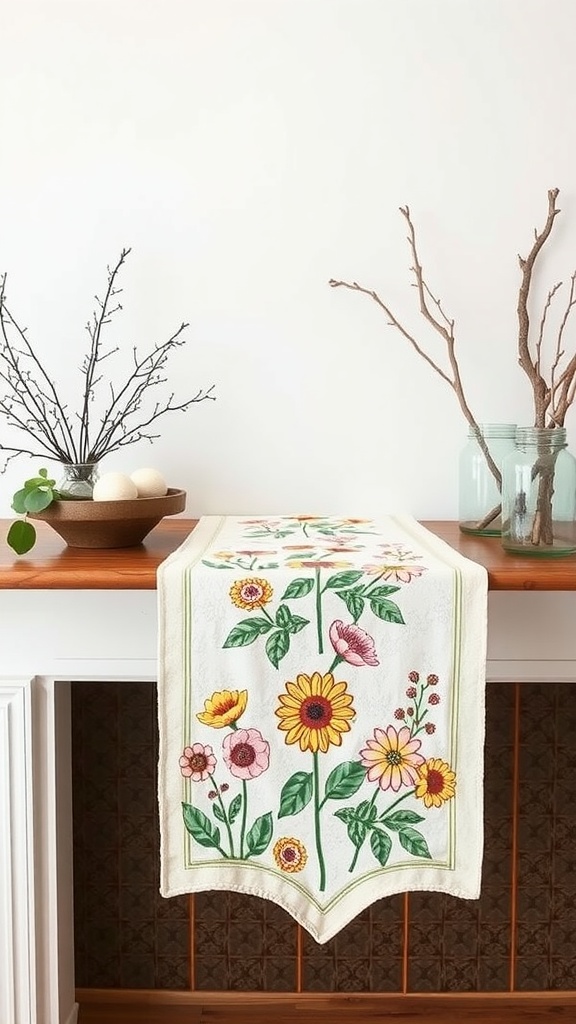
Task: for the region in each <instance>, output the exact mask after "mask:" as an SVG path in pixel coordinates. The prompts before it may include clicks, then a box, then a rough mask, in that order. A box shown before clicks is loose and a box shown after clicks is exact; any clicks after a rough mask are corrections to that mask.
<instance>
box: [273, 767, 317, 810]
mask: <svg viewBox="0 0 576 1024" xmlns="http://www.w3.org/2000/svg"><path fill="white" fill-rule="evenodd" d="M312 792H313V782H312V772H295V773H294V775H291V776H290V778H289V779H288V782H285V783H284V786H283V787H282V792H281V794H280V810H279V811H278V817H279V818H285V817H286V816H287V815H288V814H299V813H300V811H302V810H303V809H304V808H305V807H306V805H307V804H309V803H310V801H311V799H312Z"/></svg>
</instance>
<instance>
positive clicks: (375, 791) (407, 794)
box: [348, 787, 416, 872]
mask: <svg viewBox="0 0 576 1024" xmlns="http://www.w3.org/2000/svg"><path fill="white" fill-rule="evenodd" d="M415 792H416V787H414V789H409V790H408V792H407V793H403V794H402V796H399V797H398V799H397V800H395V801H394V803H392V804H390V807H387V808H386V810H385V811H384V812H383V813H384V814H390V811H393V810H394V808H395V807H397V805H398V804H400V803H402V801H403V800H405V799H406V797H408V796H412V795H413V793H415ZM377 794H378V790H377V789H375V790H374V792H373V794H372V799H371V801H370V804H371V805H373V804H374V802H375V800H376V796H377ZM380 818H382V815H380ZM363 842H364V840H362V843H360V846H357V847H356V851H355V853H354V856H353V858H352V863H351V864H350V867H349V868H348V871H349V872H352V871H354V868H355V867H356V861H357V860H358V855H359V853H360V850H361V848H362V844H363Z"/></svg>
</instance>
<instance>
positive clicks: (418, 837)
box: [398, 828, 432, 860]
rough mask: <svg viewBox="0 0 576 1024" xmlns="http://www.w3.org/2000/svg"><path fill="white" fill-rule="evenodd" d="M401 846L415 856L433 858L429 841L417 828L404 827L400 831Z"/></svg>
mask: <svg viewBox="0 0 576 1024" xmlns="http://www.w3.org/2000/svg"><path fill="white" fill-rule="evenodd" d="M398 838H399V840H400V844H401V846H403V847H404V849H405V850H407V851H408V853H411V854H412V856H413V857H427V858H428V859H429V860H431V859H432V857H431V853H430V850H429V849H428V843H427V842H426V840H425V839H424V836H423V835H422V833H421V832H417V831H416V829H415V828H403V829H402V831H401V832H399V833H398Z"/></svg>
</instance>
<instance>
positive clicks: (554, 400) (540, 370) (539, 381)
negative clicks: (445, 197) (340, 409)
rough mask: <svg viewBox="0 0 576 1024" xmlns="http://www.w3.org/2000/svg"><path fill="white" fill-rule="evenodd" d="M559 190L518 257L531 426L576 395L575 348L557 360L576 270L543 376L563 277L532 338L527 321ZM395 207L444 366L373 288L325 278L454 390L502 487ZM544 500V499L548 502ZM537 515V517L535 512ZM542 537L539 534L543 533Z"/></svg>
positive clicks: (448, 328)
mask: <svg viewBox="0 0 576 1024" xmlns="http://www.w3.org/2000/svg"><path fill="white" fill-rule="evenodd" d="M558 194H559V190H558V189H557V188H556V189H550V190H549V192H548V215H547V218H546V223H545V225H544V227H543V228H542V230H541V231H537V230H535V231H534V243H533V245H532V248H531V250H530V252H529V254H528V256H527V257H526V258H523V257H521V256H519V257H518V259H519V263H520V270H521V283H520V288H519V292H518V307H517V311H518V362H519V364H520V366H521V367H522V369H523V370H524V372H525V373H526V374H527V376H528V379H529V380H530V384H531V386H532V391H533V398H534V426H536V427H545V426H548V427H551V428H553V427H561V426H563V425H564V420H565V417H566V413H567V412H568V409H569V408H570V406H571V405H572V403H573V401H574V397H575V395H576V354H574V355H572V356H571V358H570V359H569V360H568V362H567V363H566V365H565V366H564V368H563V369H562V368H561V364H562V362H563V361H564V359H565V356H566V352H565V348H564V331H565V328H566V324H567V321H568V318H569V316H570V313H571V311H572V309H573V308H574V306H575V305H576V271H575V272H574V273H573V274H572V277H571V283H570V291H569V296H568V300H567V303H566V307H565V310H564V315H563V317H562V320H561V322H560V326H559V328H558V332H557V337H556V342H555V346H554V353H553V356H552V360H551V363H550V366H549V367H548V371H547V377H546V376H545V373H546V369H545V367H544V366H543V342H544V334H545V329H546V326H547V317H548V313H549V310H550V307H551V305H552V303H553V301H554V298H555V296H556V294H557V293H558V292H559V290H560V288H561V287H562V283H561V282H558V283H557V284H555V285H554V287H553V288H551V289H550V291H549V292H548V296H547V299H546V302H545V305H544V309H543V312H542V315H541V318H540V322H539V326H538V334H537V337H536V338H535V339H534V338H532V336H531V324H530V315H529V298H530V286H531V283H532V275H533V271H534V266H535V264H536V261H537V258H538V255H539V253H540V252H541V250H542V248H543V246H544V245H545V244H546V242H547V240H548V238H549V237H550V234H551V232H552V228H553V225H554V221H555V218H556V216H557V215H558V213H559V212H560V211H559V209H558V208H557V206H556V200H557V198H558ZM400 213H401V214H402V216H403V217H404V219H405V221H406V223H407V225H408V243H409V246H410V251H411V254H412V260H413V263H412V267H411V270H412V273H413V275H414V278H415V282H414V285H415V287H416V290H417V292H418V300H419V307H420V313H421V314H422V316H423V317H424V319H425V320H426V322H427V323H428V324H429V325H430V326H431V327H432V328H433V329H434V330H435V331H436V332H437V333H438V334H439V335H440V337H441V338H442V339H443V341H444V343H445V347H446V354H447V359H448V365H449V370H445V369H443V368H442V366H440V365H439V363H437V362H436V360H435V359H433V358H432V357H431V356H430V355H429V354H428V352H426V351H425V349H424V348H423V346H422V345H421V344H419V342H418V341H417V340H416V338H415V337H414V334H412V333H411V332H410V331H409V330H408V329H407V328H406V327H405V326H404V324H403V323H402V321H401V320H400V319H399V318H398V316H396V314H395V313H394V312H393V311H392V310H391V308H390V306H389V305H388V304H387V303H386V302H384V301H383V300H382V299H381V297H380V295H379V294H378V292H376V291H374V290H373V289H370V288H367V287H364V286H363V285H360V284H358V282H357V281H352V282H350V281H340V280H335V279H334V278H332V279H331V280H330V281H329V284H330V286H331V287H332V288H349V289H351V290H352V291H356V292H360V293H362V294H363V295H367V296H368V298H370V299H372V300H373V301H374V302H375V303H376V304H377V305H378V306H379V308H380V309H381V310H382V312H383V313H384V314H385V316H386V317H387V320H388V323H389V324H390V325H391V326H393V327H395V328H396V330H397V331H399V332H400V334H401V335H402V336H403V337H404V338H405V339H406V340H407V341H408V342H409V344H410V345H412V347H413V348H414V350H415V351H416V352H417V353H418V355H419V356H421V357H422V359H424V360H425V361H426V362H427V363H428V365H429V366H431V367H432V369H433V370H434V371H435V373H437V374H438V375H439V376H440V377H442V379H443V380H444V381H446V383H447V384H448V385H449V387H451V388H452V390H453V391H454V393H455V395H456V398H457V400H458V403H459V405H460V408H461V410H462V412H463V413H464V416H465V417H466V420H467V421H468V423H469V424H470V426H471V428H472V430H473V432H474V435H475V437H476V439H477V441H478V444H479V446H480V448H481V450H482V452H483V454H484V457H485V459H486V461H487V463H488V466H489V468H490V471H491V473H492V475H493V476H494V479H495V480H496V482H497V484H498V487H499V488H501V485H502V478H501V473H500V471H499V469H498V467H497V466H496V464H495V463H494V460H493V459H492V457H491V455H490V452H489V450H488V447H487V445H486V442H485V440H484V437H483V436H482V432H481V430H480V428H479V425H478V422H477V420H476V417H475V416H474V414H473V412H472V410H471V409H470V406H469V404H468V401H467V399H466V394H465V391H464V384H463V381H462V376H461V373H460V367H459V364H458V359H457V356H456V334H455V324H454V320H453V319H452V318H451V317H449V316H448V315H447V314H446V313H445V311H444V309H443V306H442V303H441V301H440V299H438V298H437V297H436V296H435V295H434V293H433V292H432V290H431V288H430V287H429V285H428V283H427V280H426V278H425V275H424V270H423V267H422V264H421V262H420V259H419V255H418V247H417V242H416V230H415V227H414V223H413V221H412V217H411V214H410V210H409V208H408V207H407V206H403V207H400ZM538 472H539V470H538V467H535V474H536V475H537V474H538ZM548 505H549V502H548ZM500 512H501V506H500V505H499V506H497V507H496V508H494V509H491V510H490V512H488V513H487V515H486V516H485V517H484V519H483V520H482V522H481V523H478V524H477V526H478V529H482V528H483V527H485V526H487V525H488V523H490V522H492V520H493V519H495V518H496V517H497V516H498V515H499V514H500ZM540 518H541V517H540ZM539 534H540V527H536V523H535V530H533V538H532V540H533V543H536V544H537V543H539ZM542 539H544V538H542Z"/></svg>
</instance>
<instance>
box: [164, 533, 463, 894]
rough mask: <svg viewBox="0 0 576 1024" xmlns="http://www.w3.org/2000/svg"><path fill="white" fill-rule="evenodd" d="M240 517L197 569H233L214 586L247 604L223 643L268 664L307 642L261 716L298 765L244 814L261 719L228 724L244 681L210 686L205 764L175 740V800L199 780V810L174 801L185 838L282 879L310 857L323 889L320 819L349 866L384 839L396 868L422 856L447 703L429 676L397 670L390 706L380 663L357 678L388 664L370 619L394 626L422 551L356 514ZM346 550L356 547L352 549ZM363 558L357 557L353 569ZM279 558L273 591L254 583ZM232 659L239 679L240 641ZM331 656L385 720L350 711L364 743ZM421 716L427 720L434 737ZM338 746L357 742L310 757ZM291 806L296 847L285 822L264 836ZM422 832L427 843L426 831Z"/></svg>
mask: <svg viewBox="0 0 576 1024" xmlns="http://www.w3.org/2000/svg"><path fill="white" fill-rule="evenodd" d="M244 523H245V528H244V530H243V533H242V540H241V541H238V543H237V544H234V550H228V549H227V548H226V547H225V545H226V543H227V542H226V541H224V543H223V544H222V541H221V542H220V543H221V544H222V549H221V550H218V551H215V552H212V553H211V555H210V558H211V559H212V560H211V561H210V560H209V559H203V563H204V565H206V566H207V567H209V568H213V569H218V570H223V569H224V570H228V572H231V571H232V572H233V575H232V576H231V577H228V580H229V579H232V580H233V581H234V582H233V583H232V585H231V586H230V583H229V582H228V581H227V582H225V585H224V589H223V595H224V603H225V604H226V594H228V596H229V599H230V602H231V603H232V605H234V607H235V608H237V609H241V611H242V612H244V613H246V612H247V613H248V615H246V614H244V616H242V615H238V616H237V617H236V620H235V621H234V620H233V621H232V622H231V623H230V624H229V625H228V634H227V635H226V634H225V633H224V634H223V641H221V642H222V646H223V648H227V649H228V650H229V651H231V649H233V648H238V649H242V648H245V647H247V646H249V645H251V644H256V643H257V644H259V645H260V644H261V645H262V657H263V658H264V657H265V658H267V659H268V661H269V663H270V664H271V665H272V666H273V668H274V669H276V670H278V668H279V665H280V662H281V661H282V659H283V658H285V657H286V655H287V654H288V653H289V652H291V653H292V654H293V653H294V652H295V651H296V650H297V649H298V644H299V643H301V638H300V636H299V634H300V633H302V632H303V631H304V630H306V639H307V641H308V643H307V649H308V650H310V649H312V650H313V649H314V648H313V647H312V644H313V645H314V647H316V648H317V653H318V658H319V660H318V661H316V663H315V665H316V668H317V670H316V671H313V672H309V673H304V672H298V673H297V672H296V671H295V670H293V672H292V673H289V674H290V679H288V681H285V682H284V689H283V690H282V692H280V693H279V694H278V698H277V702H274V703H273V704H272V707H269V706H267V707H266V711H267V713H270V712H271V711H272V710H273V711H274V714H275V716H276V720H277V729H278V730H279V731H280V732H281V733H282V734H283V735H284V743H285V754H284V755H282V754H281V753H280V758H282V759H284V758H285V761H286V764H290V763H291V761H293V759H294V758H296V759H297V758H301V759H302V760H303V765H302V766H301V767H300V768H299V769H298V770H296V768H297V766H296V765H293V767H292V769H291V771H292V774H290V775H289V777H288V778H287V780H286V781H285V782H284V783H283V785H281V792H280V801H279V806H278V809H277V811H276V812H274V814H273V813H272V811H268V812H265V813H262V814H260V815H259V816H257V817H256V818H255V819H254V818H253V817H252V815H251V814H249V811H250V809H251V806H252V805H251V804H250V806H249V798H250V801H254V800H256V801H257V805H258V800H259V799H260V798H261V797H262V796H264V794H265V793H266V792H267V789H266V786H270V776H268V778H267V779H265V780H264V783H263V784H262V783H259V782H258V778H259V777H261V776H263V775H264V774H265V773H266V772H268V771H269V767H270V753H271V746H270V743H268V741H267V740H266V739H265V738H264V736H263V734H262V732H261V731H260V729H259V728H256V727H255V726H257V725H260V726H262V721H260V722H258V720H257V719H256V720H255V721H254V722H250V725H249V726H248V725H246V727H242V726H240V722H239V720H240V718H241V717H242V716H243V715H245V713H246V710H247V703H248V690H247V689H243V690H240V689H238V690H228V689H223V690H219V691H214V692H213V693H212V695H211V696H210V697H209V698H207V699H206V700H204V708H203V711H201V712H200V713H199V714H196V718H197V720H198V722H199V723H201V725H202V726H203V727H208V728H211V729H220V730H225V734H224V736H223V738H222V743H221V754H220V755H219V756H218V761H217V756H216V754H215V753H214V750H213V747H212V746H209V745H204V744H202V743H196V742H195V743H192V744H191V745H190V746H186V747H185V748H184V750H183V753H182V756H181V758H180V762H179V770H180V772H181V774H182V776H183V778H184V780H185V781H184V783H183V789H184V793H185V794H186V798H187V799H191V794H193V793H194V792H195V790H194V789H193V786H194V784H197V783H203V782H206V781H207V780H208V779H209V780H210V785H209V786H206V787H205V789H204V790H203V791H202V793H201V795H200V798H199V801H198V802H199V804H200V807H199V806H197V805H196V804H194V803H193V802H192V803H190V804H188V803H184V804H183V814H184V824H185V827H186V830H187V832H188V834H189V836H190V837H191V838H192V839H193V840H194V841H195V842H196V843H197V844H199V845H200V846H204V847H211V848H212V849H213V850H215V851H217V853H218V855H219V856H221V857H223V858H227V859H235V860H248V859H252V858H254V857H257V856H260V855H262V854H263V853H265V852H266V851H268V853H267V860H266V861H265V863H266V864H267V865H268V866H271V865H276V867H277V868H278V869H279V870H280V871H282V872H286V873H287V874H291V873H297V872H300V871H302V870H303V868H304V867H305V865H306V866H308V867H310V864H309V862H310V860H312V865H314V861H316V864H317V868H318V873H319V878H318V890H319V891H320V892H324V891H325V889H326V886H327V875H328V871H329V870H330V857H326V858H325V854H324V850H323V839H322V830H323V827H325V826H323V823H325V821H326V815H328V814H332V815H333V816H334V817H336V818H338V819H339V821H340V822H342V823H343V824H344V826H345V829H346V832H347V835H348V839H349V841H350V842H351V844H352V848H353V854H352V862H351V864H350V865H349V871H351V872H353V871H354V869H355V867H356V864H357V862H358V858H359V856H360V855H361V853H362V855H363V856H364V855H365V854H366V855H367V856H368V857H373V858H375V859H376V861H377V862H378V863H379V864H380V865H382V866H384V865H386V864H387V863H388V860H389V858H390V854H391V851H392V850H393V849H394V846H395V845H396V848H397V852H398V853H399V857H400V863H404V864H405V863H406V858H407V857H415V858H420V859H423V860H425V859H428V860H430V859H431V857H432V854H431V852H430V850H429V848H428V843H427V836H426V823H427V821H428V819H429V818H430V816H435V815H438V808H441V807H442V806H443V805H444V804H445V803H446V802H447V801H449V800H450V799H452V798H453V797H454V796H455V792H456V773H455V771H454V770H453V769H452V767H451V765H450V764H449V758H450V754H449V753H448V750H449V748H448V749H446V748H443V747H442V746H441V745H440V743H442V742H444V743H445V742H446V740H445V739H444V738H443V737H444V733H445V730H444V728H442V723H445V722H446V719H447V716H448V715H449V714H450V711H449V707H446V710H445V705H446V704H448V703H449V702H448V701H447V698H446V697H445V696H444V695H443V694H442V696H441V694H440V693H439V692H438V691H439V690H441V687H440V686H439V677H438V675H437V674H435V673H434V672H426V670H425V669H424V670H420V671H418V670H416V669H415V668H412V669H411V670H410V671H409V672H407V683H406V685H405V690H404V692H405V695H406V697H405V703H404V706H401V707H396V704H397V702H398V701H399V699H400V700H402V699H403V698H402V697H401V696H400V698H399V697H398V693H402V687H400V690H398V688H397V687H396V689H395V690H394V696H392V697H391V698H390V692H389V690H388V688H387V675H383V670H382V669H380V670H379V672H377V673H374V675H373V678H372V680H370V673H369V669H370V667H372V668H376V667H377V666H379V665H380V664H381V663H384V664H385V669H386V673H387V672H388V668H387V657H386V654H387V649H386V645H385V642H384V633H383V632H382V626H383V624H386V625H384V627H383V628H384V630H386V629H388V628H390V629H392V630H393V631H396V630H398V628H399V627H400V628H402V627H403V626H404V625H405V622H404V617H403V610H404V606H403V601H402V597H403V596H404V595H405V591H404V587H405V586H407V585H411V589H414V588H416V587H417V586H418V582H417V581H418V580H419V579H420V578H421V577H422V576H423V575H424V574H425V573H426V572H427V571H428V570H427V568H426V566H425V565H422V560H423V556H422V555H419V554H417V553H416V552H415V551H413V550H411V549H410V548H409V547H408V546H406V545H403V544H395V543H380V541H379V537H378V531H377V530H376V529H374V523H373V521H372V520H369V519H344V518H336V517H321V516H292V517H279V518H277V519H253V520H248V519H247V520H244ZM369 535H372V536H369ZM240 545H241V546H240ZM262 545H265V546H264V547H262ZM358 551H360V552H362V554H360V555H356V554H355V552H358ZM351 559H354V561H351ZM364 559H366V563H367V564H362V561H364ZM279 567H283V568H289V569H296V570H298V569H301V570H302V572H294V573H292V574H291V575H290V578H289V579H288V580H285V581H283V585H284V590H283V592H282V591H281V589H280V587H281V586H282V584H280V583H277V584H275V589H274V587H273V585H272V583H271V582H269V581H268V579H267V578H265V577H266V575H267V572H268V570H272V569H275V568H279ZM224 579H226V577H224ZM270 579H271V580H272V582H274V580H273V578H272V577H270ZM404 604H405V607H409V605H408V604H407V603H404ZM340 609H341V611H340ZM297 611H302V614H296V612H297ZM228 612H230V604H228ZM328 616H329V617H328ZM339 616H341V617H339ZM375 620H380V622H379V623H377V622H376V621H375ZM376 625H378V626H379V627H380V629H379V632H377V631H376V629H375V626H376ZM312 631H314V636H311V635H310V634H311V633H312ZM375 638H377V639H378V651H377V650H376V642H375ZM238 655H239V658H238V661H237V664H238V665H242V664H243V666H244V672H245V675H243V676H241V677H240V678H242V681H244V680H246V681H248V679H249V678H250V668H251V666H250V661H249V660H246V661H244V662H242V660H241V659H242V653H241V650H239V651H238ZM227 657H229V655H228V656H227ZM249 657H250V656H249ZM343 663H344V664H346V665H348V666H350V668H351V676H352V669H353V670H356V669H357V668H361V669H362V672H361V676H362V678H363V681H364V679H366V677H368V681H369V682H373V683H374V684H375V685H377V686H378V687H380V688H381V689H379V690H378V693H379V694H380V693H381V696H382V708H383V709H384V713H385V714H386V717H385V718H384V723H386V722H390V719H391V720H392V721H393V722H394V724H384V725H379V724H378V719H377V720H376V721H375V722H374V721H368V722H366V721H365V720H364V719H363V718H361V720H362V721H364V722H365V727H366V726H367V732H369V730H370V729H371V728H373V732H372V735H370V736H369V738H365V739H363V737H362V736H360V737H359V738H358V740H359V742H355V741H354V740H353V735H352V738H351V740H350V739H348V734H349V733H350V732H351V731H352V728H353V725H354V719H355V717H356V708H355V703H360V702H359V701H355V699H354V698H353V696H352V694H351V693H350V692H349V689H348V687H349V685H350V683H349V682H347V681H345V680H343V679H341V678H340V676H339V673H336V671H335V670H336V668H337V666H338V665H342V664H343ZM231 664H233V662H231ZM313 664H314V662H313ZM391 664H393V662H392V663H391ZM432 667H433V666H432ZM407 668H410V665H408V666H407ZM352 677H353V676H352ZM233 678H235V677H233ZM272 679H273V677H272ZM284 680H286V676H285V677H284ZM393 682H394V684H396V683H397V680H394V681H393ZM280 689H281V688H280ZM274 692H275V691H274V690H272V697H273V694H274ZM259 696H260V695H259ZM263 696H265V694H264V695H263ZM252 699H255V697H253V698H252ZM265 700H266V701H267V700H268V697H267V696H265ZM439 706H441V709H440V708H439ZM437 709H438V711H437ZM194 710H196V709H194ZM360 710H361V711H362V705H360ZM438 712H439V713H440V717H438ZM442 713H443V716H442ZM432 719H436V720H437V721H438V733H439V735H440V737H441V739H440V743H439V740H438V733H437V725H436V722H435V721H433V720H432ZM380 722H382V719H380ZM253 726H254V727H253ZM374 726H375V727H374ZM364 735H366V734H364ZM195 738H196V737H195ZM344 741H346V742H347V743H349V744H350V746H351V749H352V751H354V750H355V751H356V753H355V754H353V755H352V756H355V760H348V761H344V762H343V763H340V764H336V765H335V766H334V760H335V758H334V760H333V759H332V758H331V757H326V758H324V757H323V756H322V755H324V754H327V753H328V752H329V751H330V752H331V753H332V751H331V748H332V747H334V748H340V747H342V745H343V742H344ZM288 748H291V749H288ZM437 753H440V754H444V755H445V756H446V754H447V755H448V760H443V759H442V757H437V756H435V755H436V754H437ZM429 755H431V756H429ZM217 763H218V764H220V773H222V774H224V773H228V782H222V781H221V779H219V780H218V782H217V781H216V778H215V774H216V765H217ZM281 763H283V760H282V761H281ZM327 765H328V766H329V767H326V766H327ZM287 774H288V773H287ZM229 784H230V785H229ZM355 793H359V796H358V798H357V799H358V801H359V802H358V803H357V804H356V805H355V806H343V804H344V803H346V802H350V801H349V800H348V798H350V797H353V796H354V794H355ZM269 799H270V797H269ZM332 801H336V802H337V803H336V809H335V810H334V809H332V810H331V809H330V807H332V808H334V803H331V802H332ZM202 806H203V807H204V808H205V810H206V811H207V812H208V813H206V814H205V813H204V812H203V811H202V810H201V809H200V808H201V807H202ZM303 812H306V814H309V815H310V821H309V822H308V830H306V831H305V833H304V834H305V836H306V837H308V836H311V837H313V838H311V839H308V838H307V839H306V842H307V845H308V849H307V848H306V846H305V845H304V843H303V842H302V841H301V840H300V839H297V838H295V836H294V835H293V834H290V833H293V831H294V830H295V829H294V827H293V826H291V825H285V826H284V828H285V829H286V831H287V832H288V835H279V833H278V832H276V835H274V832H275V830H276V829H277V828H278V824H277V822H280V821H281V819H283V818H286V817H290V818H291V817H294V816H296V815H298V814H300V813H303ZM257 813H258V812H257ZM420 822H423V823H424V826H423V827H422V831H420V828H419V827H417V826H418V825H419V823H420ZM431 835H432V836H433V837H434V840H435V842H436V841H437V837H436V835H435V833H434V830H433V829H432V831H431ZM326 853H328V851H326ZM330 854H331V855H332V851H330ZM434 855H435V856H436V855H437V854H436V853H435V854H434ZM363 870H366V866H363Z"/></svg>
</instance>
